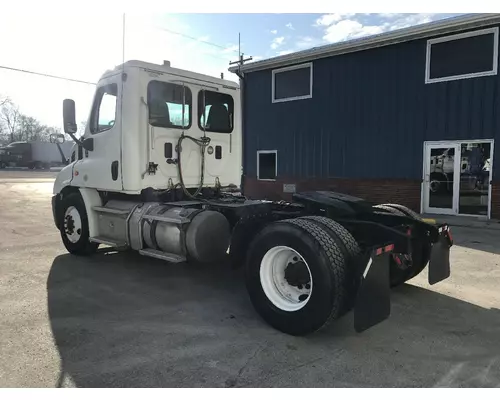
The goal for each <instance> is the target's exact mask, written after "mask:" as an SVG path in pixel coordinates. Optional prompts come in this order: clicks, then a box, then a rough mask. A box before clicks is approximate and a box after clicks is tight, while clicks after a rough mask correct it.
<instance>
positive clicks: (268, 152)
mask: <svg viewBox="0 0 500 400" xmlns="http://www.w3.org/2000/svg"><path fill="white" fill-rule="evenodd" d="M261 154H275V155H276V156H275V159H276V163H275V165H274V177H275V178H274V179H261V178H260V161H259V160H260V155H261ZM277 177H278V150H257V180H258V181H271V182H274V181H276V178H277Z"/></svg>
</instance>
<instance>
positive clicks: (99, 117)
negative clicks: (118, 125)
mask: <svg viewBox="0 0 500 400" xmlns="http://www.w3.org/2000/svg"><path fill="white" fill-rule="evenodd" d="M117 96H118V85H117V84H116V83H112V84H110V85H106V86H102V87H100V88H99V89H97V93H96V97H95V100H94V106H93V107H92V115H91V117H90V133H92V134H96V133H100V132H104V131H107V130H109V129H111V128H112V127H113V126H114V125H115V118H116V102H117Z"/></svg>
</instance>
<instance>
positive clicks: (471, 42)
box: [425, 28, 498, 83]
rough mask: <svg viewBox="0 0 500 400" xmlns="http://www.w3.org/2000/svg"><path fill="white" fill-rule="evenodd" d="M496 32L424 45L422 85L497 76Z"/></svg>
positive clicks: (469, 34)
mask: <svg viewBox="0 0 500 400" xmlns="http://www.w3.org/2000/svg"><path fill="white" fill-rule="evenodd" d="M497 68H498V28H491V29H483V30H478V31H473V32H466V33H460V34H457V35H452V36H445V37H440V38H436V39H431V40H428V41H427V57H426V67H425V83H434V82H444V81H452V80H457V79H466V78H475V77H480V76H489V75H496V74H497Z"/></svg>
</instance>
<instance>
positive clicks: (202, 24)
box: [0, 13, 458, 127]
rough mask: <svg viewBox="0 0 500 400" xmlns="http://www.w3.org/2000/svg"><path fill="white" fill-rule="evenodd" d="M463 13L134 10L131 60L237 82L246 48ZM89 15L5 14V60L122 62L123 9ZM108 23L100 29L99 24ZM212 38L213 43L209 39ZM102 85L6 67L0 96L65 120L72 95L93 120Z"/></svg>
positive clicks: (78, 71)
mask: <svg viewBox="0 0 500 400" xmlns="http://www.w3.org/2000/svg"><path fill="white" fill-rule="evenodd" d="M454 15H458V14H432V13H428V14H394V13H393V14H387V13H386V14H346V13H343V14H340V13H337V14H234V13H232V14H154V15H142V14H141V15H133V14H127V15H126V25H125V59H126V60H129V59H136V60H144V61H148V62H152V63H162V62H163V60H169V61H171V64H172V66H174V67H177V68H181V69H188V70H193V71H195V72H200V73H205V74H208V75H212V76H220V73H221V72H223V73H224V75H225V78H227V79H232V80H235V81H237V77H236V76H235V75H234V74H231V73H230V72H229V71H228V67H229V61H234V60H237V59H238V46H237V44H238V32H240V33H241V42H242V51H243V52H244V53H245V55H246V56H249V55H251V56H253V57H254V60H258V59H263V58H269V57H274V56H277V55H280V54H286V53H290V52H293V51H299V50H304V49H306V48H311V47H314V46H318V45H324V44H328V43H334V42H339V41H342V40H347V39H353V38H358V37H362V36H367V35H372V34H377V33H381V32H387V31H390V30H394V29H400V28H405V27H409V26H413V25H416V24H421V23H425V22H429V21H435V20H438V19H442V18H448V17H452V16H454ZM91 19H92V23H91V24H90V23H89V19H88V18H77V17H67V18H63V17H61V15H57V14H54V15H46V16H44V18H39V17H38V16H37V15H36V14H27V15H23V24H19V23H18V22H17V19H16V18H13V17H12V16H10V15H8V14H7V13H2V14H0V37H4V38H5V37H8V38H9V40H5V41H3V42H2V51H1V52H0V65H3V66H10V67H14V68H20V69H25V70H33V71H39V72H44V73H48V74H54V75H61V76H64V77H69V78H75V79H80V80H85V81H90V82H97V81H98V79H99V77H100V76H101V74H102V73H103V72H104V71H105V70H107V69H110V68H113V67H114V66H116V65H118V64H120V63H121V62H122V56H123V53H122V27H123V26H122V22H123V21H122V14H117V13H116V14H96V15H93V16H92V17H91ZM96 26H97V27H106V29H95V27H96ZM207 42H208V43H207ZM94 90H95V87H94V86H92V85H83V84H79V83H70V82H65V81H59V80H54V79H50V78H43V77H37V76H33V75H28V74H23V73H19V72H12V71H5V70H1V69H0V98H1V97H5V96H8V97H10V98H12V99H13V100H14V101H15V102H16V103H17V104H19V106H20V109H21V111H22V112H24V113H26V114H29V115H32V116H34V117H36V118H38V119H40V120H41V121H42V122H44V123H46V124H50V125H54V126H59V127H60V126H61V125H62V124H61V122H62V121H61V120H62V118H61V104H62V100H63V99H64V98H73V99H74V100H75V101H76V111H77V118H78V119H79V120H85V119H87V117H88V112H89V109H90V105H91V102H92V97H93V94H94Z"/></svg>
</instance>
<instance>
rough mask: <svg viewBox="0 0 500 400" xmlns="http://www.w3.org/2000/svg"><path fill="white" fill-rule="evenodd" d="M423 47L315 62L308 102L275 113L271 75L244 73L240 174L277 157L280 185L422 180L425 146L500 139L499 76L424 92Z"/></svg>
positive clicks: (499, 167)
mask: <svg viewBox="0 0 500 400" xmlns="http://www.w3.org/2000/svg"><path fill="white" fill-rule="evenodd" d="M426 42H427V40H426V39H425V40H416V41H412V42H406V43H401V44H397V45H392V46H387V47H381V48H377V49H372V50H368V51H362V52H357V53H350V54H345V55H340V56H336V57H331V58H325V59H319V60H315V61H314V62H313V97H312V99H306V100H298V101H290V102H284V103H274V104H273V103H272V102H271V80H272V73H271V70H265V71H257V72H252V73H248V74H246V76H245V87H244V113H245V115H244V144H245V146H244V153H245V154H244V172H245V175H247V176H249V177H255V176H256V173H257V171H256V170H257V161H256V160H257V150H278V175H279V176H288V177H290V176H294V177H301V178H307V177H316V178H327V177H351V178H408V179H420V178H421V177H422V156H423V143H424V141H426V140H453V139H498V138H500V134H499V129H500V120H499V119H500V108H499V107H500V103H499V90H500V77H499V76H498V75H497V76H490V77H481V78H471V79H463V80H457V81H449V82H441V83H432V84H425V83H424V78H425V57H426ZM499 154H500V147H498V143H497V151H496V152H495V157H494V170H495V171H494V173H495V175H496V176H498V175H497V174H498V172H497V171H500V156H499Z"/></svg>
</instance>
